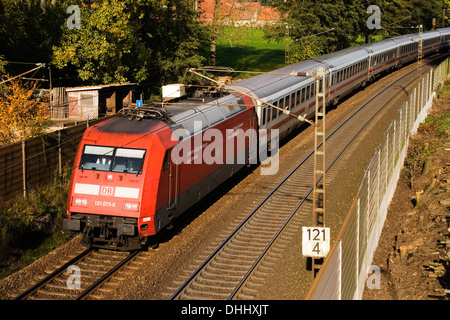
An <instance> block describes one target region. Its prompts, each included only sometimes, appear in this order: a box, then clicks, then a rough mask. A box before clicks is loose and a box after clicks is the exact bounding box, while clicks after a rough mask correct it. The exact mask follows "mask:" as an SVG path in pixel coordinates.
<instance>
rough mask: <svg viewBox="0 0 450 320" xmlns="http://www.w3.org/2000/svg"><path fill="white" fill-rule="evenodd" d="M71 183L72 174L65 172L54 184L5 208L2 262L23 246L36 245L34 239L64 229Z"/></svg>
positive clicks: (1, 212) (0, 212)
mask: <svg viewBox="0 0 450 320" xmlns="http://www.w3.org/2000/svg"><path fill="white" fill-rule="evenodd" d="M69 182H70V172H69V170H65V172H64V174H63V175H62V176H59V177H56V178H55V179H54V181H53V184H52V185H50V186H48V187H45V188H42V189H40V190H32V191H30V192H28V193H27V197H23V196H18V197H17V198H15V199H13V200H10V201H8V202H7V203H4V204H3V205H2V207H1V208H0V260H4V259H5V258H6V256H7V255H8V252H10V251H11V250H10V249H11V248H12V247H14V246H17V245H18V244H20V243H32V242H33V241H32V240H34V239H32V238H33V237H36V235H37V234H43V233H52V232H55V231H58V230H60V229H61V225H62V219H63V218H64V216H65V213H66V201H67V193H68V186H69ZM34 245H36V244H34ZM24 249H26V248H24Z"/></svg>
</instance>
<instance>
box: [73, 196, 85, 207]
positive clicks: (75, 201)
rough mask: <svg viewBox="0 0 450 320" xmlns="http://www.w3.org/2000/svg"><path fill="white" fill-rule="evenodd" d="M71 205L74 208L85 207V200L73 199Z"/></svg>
mask: <svg viewBox="0 0 450 320" xmlns="http://www.w3.org/2000/svg"><path fill="white" fill-rule="evenodd" d="M72 205H73V206H76V207H87V199H83V198H73V200H72Z"/></svg>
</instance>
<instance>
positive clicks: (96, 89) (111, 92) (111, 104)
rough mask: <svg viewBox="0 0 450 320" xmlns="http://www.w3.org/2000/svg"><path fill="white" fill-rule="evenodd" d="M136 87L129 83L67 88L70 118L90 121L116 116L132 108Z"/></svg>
mask: <svg viewBox="0 0 450 320" xmlns="http://www.w3.org/2000/svg"><path fill="white" fill-rule="evenodd" d="M136 85H137V84H136V83H127V84H110V85H99V86H86V87H74V88H66V93H67V101H68V117H69V118H72V119H79V120H87V119H89V120H90V119H97V118H98V117H99V116H107V115H112V114H115V113H117V112H118V111H120V110H121V109H122V108H123V107H129V106H131V102H132V95H133V89H134V87H136Z"/></svg>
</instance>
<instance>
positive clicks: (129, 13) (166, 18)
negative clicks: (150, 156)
mask: <svg viewBox="0 0 450 320" xmlns="http://www.w3.org/2000/svg"><path fill="white" fill-rule="evenodd" d="M74 2H75V1H74ZM78 6H79V7H80V9H81V28H80V29H68V28H67V27H66V26H62V29H63V36H62V40H61V43H60V45H58V46H54V56H53V63H54V64H55V65H56V66H57V67H58V68H60V69H62V70H67V71H69V72H70V71H71V70H75V72H76V74H77V76H78V77H79V78H80V79H81V81H82V82H83V83H85V84H98V83H124V82H139V83H141V84H143V85H145V86H148V87H151V88H152V90H153V92H159V90H160V85H161V84H162V83H167V82H178V81H179V80H180V77H182V76H183V75H184V74H185V71H186V69H187V68H189V67H197V66H200V64H201V61H202V58H201V56H200V55H199V54H198V49H199V47H200V43H201V42H202V41H204V40H203V39H204V38H205V35H204V33H203V29H202V28H201V26H200V24H199V23H198V22H197V21H196V12H195V11H194V5H193V1H191V0H166V1H156V0H151V1H142V0H105V1H103V2H101V3H99V4H98V3H97V2H93V3H90V2H89V1H87V0H86V1H85V0H79V1H78Z"/></svg>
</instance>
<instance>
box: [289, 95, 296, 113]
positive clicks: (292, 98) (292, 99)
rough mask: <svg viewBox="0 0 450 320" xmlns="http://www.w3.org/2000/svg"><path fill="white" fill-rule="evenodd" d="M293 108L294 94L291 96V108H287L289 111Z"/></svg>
mask: <svg viewBox="0 0 450 320" xmlns="http://www.w3.org/2000/svg"><path fill="white" fill-rule="evenodd" d="M294 108H295V92H294V93H293V94H291V106H290V107H289V110H291V109H294Z"/></svg>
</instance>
